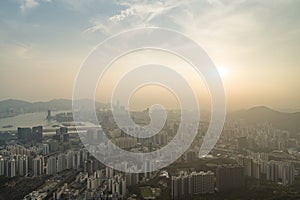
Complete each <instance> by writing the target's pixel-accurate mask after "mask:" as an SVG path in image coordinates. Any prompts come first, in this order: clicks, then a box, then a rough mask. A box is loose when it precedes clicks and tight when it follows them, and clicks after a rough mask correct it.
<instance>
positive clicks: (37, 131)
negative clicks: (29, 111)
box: [32, 126, 43, 142]
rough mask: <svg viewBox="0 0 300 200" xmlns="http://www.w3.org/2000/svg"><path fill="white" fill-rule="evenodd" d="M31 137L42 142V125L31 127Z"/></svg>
mask: <svg viewBox="0 0 300 200" xmlns="http://www.w3.org/2000/svg"><path fill="white" fill-rule="evenodd" d="M32 137H33V140H34V141H36V142H42V141H43V127H42V126H36V127H32Z"/></svg>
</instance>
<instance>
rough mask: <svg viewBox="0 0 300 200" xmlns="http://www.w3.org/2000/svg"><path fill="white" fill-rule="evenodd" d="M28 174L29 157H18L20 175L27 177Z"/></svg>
mask: <svg viewBox="0 0 300 200" xmlns="http://www.w3.org/2000/svg"><path fill="white" fill-rule="evenodd" d="M27 173H28V156H26V155H23V156H19V157H18V174H19V175H20V176H25V175H26V174H27Z"/></svg>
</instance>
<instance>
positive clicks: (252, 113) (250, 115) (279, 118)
mask: <svg viewBox="0 0 300 200" xmlns="http://www.w3.org/2000/svg"><path fill="white" fill-rule="evenodd" d="M227 117H228V118H229V119H235V120H240V121H241V122H242V123H244V124H246V125H254V124H261V123H264V122H269V123H271V124H272V126H274V127H275V128H278V129H281V130H287V131H289V132H291V133H300V112H295V113H287V112H279V111H276V110H272V109H270V108H268V107H265V106H258V107H253V108H251V109H249V110H241V111H237V112H233V113H230V114H228V116H227Z"/></svg>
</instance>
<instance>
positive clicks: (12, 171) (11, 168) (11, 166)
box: [6, 159, 17, 178]
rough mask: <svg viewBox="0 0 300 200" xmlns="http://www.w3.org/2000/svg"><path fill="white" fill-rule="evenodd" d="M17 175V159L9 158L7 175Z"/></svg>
mask: <svg viewBox="0 0 300 200" xmlns="http://www.w3.org/2000/svg"><path fill="white" fill-rule="evenodd" d="M16 175H17V173H16V160H15V159H9V160H8V161H7V162H6V176H7V177H10V178H12V177H15V176H16Z"/></svg>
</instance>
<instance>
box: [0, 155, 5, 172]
mask: <svg viewBox="0 0 300 200" xmlns="http://www.w3.org/2000/svg"><path fill="white" fill-rule="evenodd" d="M4 175H5V159H4V158H3V157H2V156H0V176H4Z"/></svg>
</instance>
